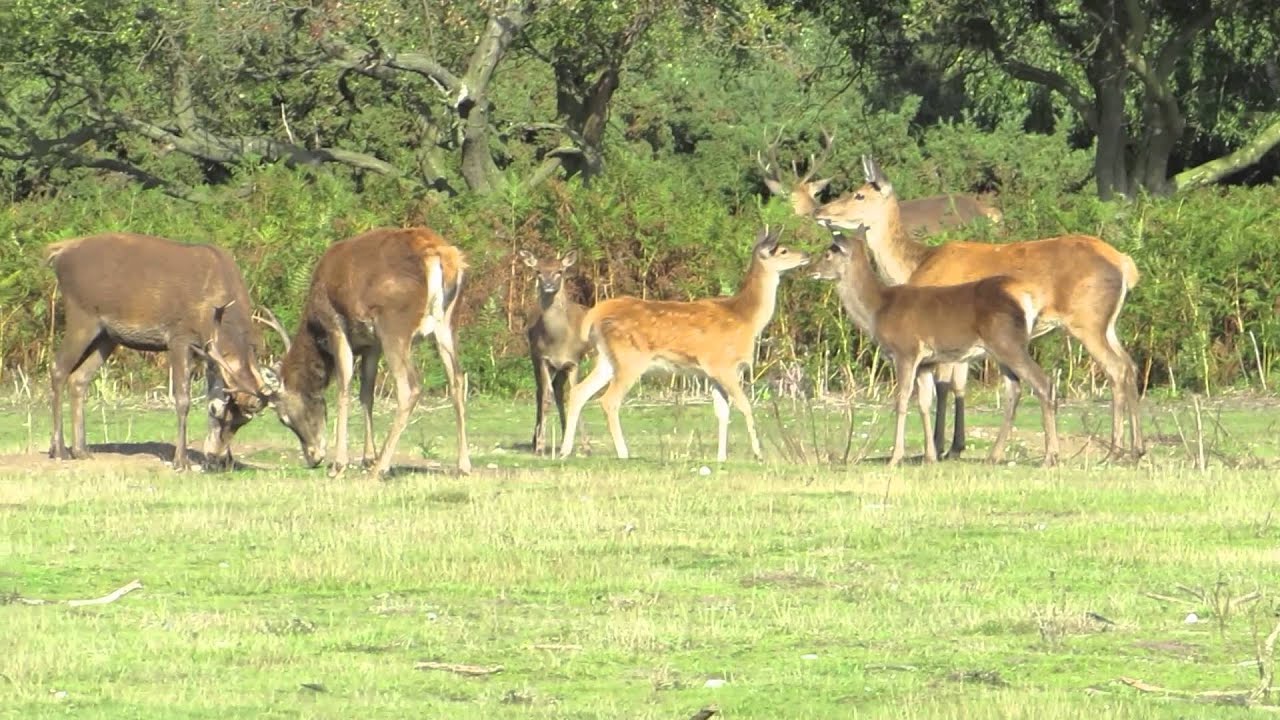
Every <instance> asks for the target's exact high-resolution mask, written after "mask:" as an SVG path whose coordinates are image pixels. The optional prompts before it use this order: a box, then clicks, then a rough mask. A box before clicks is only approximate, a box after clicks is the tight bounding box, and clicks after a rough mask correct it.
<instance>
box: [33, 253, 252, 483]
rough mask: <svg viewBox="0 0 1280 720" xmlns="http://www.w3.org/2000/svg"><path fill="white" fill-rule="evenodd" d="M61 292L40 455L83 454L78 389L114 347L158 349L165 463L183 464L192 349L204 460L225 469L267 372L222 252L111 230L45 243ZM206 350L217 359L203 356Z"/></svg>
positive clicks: (187, 464)
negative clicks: (166, 410) (171, 432)
mask: <svg viewBox="0 0 1280 720" xmlns="http://www.w3.org/2000/svg"><path fill="white" fill-rule="evenodd" d="M44 252H45V259H46V261H47V262H48V263H49V264H50V265H51V266H52V267H53V271H54V274H55V275H56V277H57V285H58V288H59V290H60V291H61V294H62V300H63V306H64V310H65V312H64V315H65V329H64V331H63V336H62V343H61V345H59V347H58V349H57V352H56V354H55V355H54V358H53V364H52V366H51V368H50V373H49V375H50V384H51V386H52V404H53V435H52V438H51V440H50V445H49V457H51V458H54V459H58V460H67V459H72V458H75V459H84V458H89V457H91V455H92V454H91V453H90V452H89V450H88V446H87V442H86V438H85V422H84V401H85V391H86V389H87V388H88V385H89V382H90V381H91V380H92V379H93V377H94V375H95V374H96V373H97V372H98V370H99V368H101V367H102V365H103V363H105V362H106V361H107V359H108V358H109V357H111V354H112V353H113V352H115V350H116V349H117V348H119V347H125V348H129V349H131V350H138V351H140V352H165V353H168V358H169V374H170V378H171V380H172V388H173V402H174V410H175V411H176V412H177V416H178V435H177V439H176V441H175V443H174V452H173V469H174V470H176V471H178V472H182V471H184V470H188V469H190V468H191V460H190V457H189V455H188V452H187V415H188V412H189V410H190V407H191V371H192V369H193V367H192V361H193V356H199V357H201V358H202V359H203V360H204V365H205V377H206V386H207V400H208V407H207V409H208V414H209V433H208V435H207V436H206V438H205V441H204V465H205V466H208V467H218V466H222V467H233V466H234V460H233V458H232V455H231V441H232V439H233V438H234V436H235V434H236V432H237V431H238V430H239V429H240V428H242V427H243V426H244V425H245V424H246V423H248V422H249V421H250V420H251V419H252V418H253V417H254V416H255V415H256V414H257V413H259V412H260V411H261V410H262V409H263V408H264V406H265V404H266V402H265V397H266V395H267V394H268V393H269V390H270V387H269V381H268V376H267V375H266V374H265V373H264V372H263V369H262V368H260V367H259V365H258V361H257V356H256V348H257V347H258V344H259V338H258V335H257V334H256V332H255V328H254V327H253V323H252V321H251V320H250V312H251V309H250V305H249V293H248V291H247V290H246V289H245V284H244V279H243V278H242V277H241V275H240V269H239V268H238V267H237V266H236V263H235V260H234V259H232V257H231V255H230V254H229V253H228V252H227V251H225V250H223V249H222V248H218V247H215V246H212V245H200V244H186V243H180V242H175V241H173V240H168V239H165V238H159V237H153V236H149V235H139V234H135V233H128V232H111V233H103V234H99V235H90V236H87V237H79V238H72V239H68V240H63V241H60V242H55V243H51V244H49V245H47V246H46V247H45V251H44ZM209 353H213V354H215V355H217V356H218V357H220V358H222V362H221V363H217V362H215V361H213V360H212V359H211V358H210V356H209ZM64 389H65V390H67V392H68V394H69V395H70V399H71V425H72V444H71V447H70V448H68V447H66V446H65V444H64V439H63V422H62V399H63V398H62V396H63V391H64Z"/></svg>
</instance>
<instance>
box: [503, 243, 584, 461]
mask: <svg viewBox="0 0 1280 720" xmlns="http://www.w3.org/2000/svg"><path fill="white" fill-rule="evenodd" d="M517 255H519V257H520V261H521V262H523V263H524V264H525V265H526V266H528V267H530V268H532V269H533V270H534V271H535V272H536V273H537V275H538V277H537V285H538V309H537V310H536V311H535V312H534V313H533V314H532V315H531V316H530V318H529V324H528V327H527V328H526V329H525V337H526V338H528V340H529V358H530V360H532V362H533V381H534V386H535V394H536V396H537V397H536V398H535V400H534V402H535V403H536V418H535V419H534V424H533V452H534V453H536V454H538V455H541V454H542V453H543V452H544V451H545V450H546V427H545V421H546V416H547V410H548V409H549V406H550V405H551V399H552V396H553V395H554V397H555V402H556V411H557V412H558V413H559V415H560V434H561V436H562V437H563V435H564V431H565V430H564V429H565V416H564V393H565V386H566V385H568V387H569V389H570V390H572V389H573V387H574V385H576V384H577V382H578V363H580V362H581V361H582V356H583V355H585V354H586V353H587V349H588V348H589V347H590V343H588V342H587V340H586V338H584V337H583V332H582V321H583V320H584V319H585V318H586V315H587V309H586V308H585V307H583V306H582V305H579V304H578V303H576V302H574V301H573V300H570V299H569V294H568V293H567V292H566V291H565V287H564V274H565V271H567V270H568V269H569V268H571V267H573V264H574V263H576V262H577V261H578V253H577V251H576V250H571V251H569V253H568V254H567V255H565V256H564V257H556V258H552V259H548V260H541V259H539V258H538V256H536V255H534V254H533V253H531V252H529V251H528V250H523V249H522V250H520V251H519V252H518V253H517Z"/></svg>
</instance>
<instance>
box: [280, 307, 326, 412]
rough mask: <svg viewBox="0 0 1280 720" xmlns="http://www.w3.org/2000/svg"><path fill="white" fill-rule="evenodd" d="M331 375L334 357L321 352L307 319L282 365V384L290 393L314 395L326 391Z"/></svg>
mask: <svg viewBox="0 0 1280 720" xmlns="http://www.w3.org/2000/svg"><path fill="white" fill-rule="evenodd" d="M332 374H333V358H332V356H330V355H329V354H328V353H326V352H324V350H322V349H321V347H320V343H319V342H318V341H317V340H316V337H315V335H314V334H313V333H312V332H311V331H310V329H309V328H308V327H307V325H306V321H305V320H304V321H303V326H302V328H301V329H300V330H299V331H298V333H297V335H295V336H294V338H293V342H292V343H291V344H290V346H289V352H287V353H285V355H284V359H283V360H282V361H281V363H280V381H281V382H282V383H284V387H285V389H286V390H288V391H289V392H296V393H299V394H301V395H306V396H312V395H319V394H321V393H323V392H324V389H325V388H326V387H328V386H329V378H330V377H331V375H332Z"/></svg>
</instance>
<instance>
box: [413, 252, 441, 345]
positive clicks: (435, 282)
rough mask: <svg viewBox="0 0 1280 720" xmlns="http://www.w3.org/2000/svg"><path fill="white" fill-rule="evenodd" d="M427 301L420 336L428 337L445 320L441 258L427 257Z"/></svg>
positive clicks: (425, 264)
mask: <svg viewBox="0 0 1280 720" xmlns="http://www.w3.org/2000/svg"><path fill="white" fill-rule="evenodd" d="M424 266H425V268H426V271H427V302H426V305H425V306H424V307H423V308H422V322H420V323H418V337H427V336H428V335H431V334H432V333H434V332H435V331H436V327H437V326H438V325H439V324H440V323H443V322H444V268H443V267H441V265H440V258H438V257H430V258H427V260H426V262H425V263H424Z"/></svg>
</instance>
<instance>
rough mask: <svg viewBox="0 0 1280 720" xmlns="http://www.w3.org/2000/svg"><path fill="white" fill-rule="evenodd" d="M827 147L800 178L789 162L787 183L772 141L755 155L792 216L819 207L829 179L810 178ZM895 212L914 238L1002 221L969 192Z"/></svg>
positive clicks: (828, 144)
mask: <svg viewBox="0 0 1280 720" xmlns="http://www.w3.org/2000/svg"><path fill="white" fill-rule="evenodd" d="M831 148H832V140H831V137H830V136H829V135H828V136H827V137H826V139H825V142H824V149H823V153H822V156H821V157H810V158H809V167H808V170H807V171H806V172H805V174H804V175H801V174H800V173H799V171H798V170H797V169H796V167H795V164H794V163H793V164H792V167H791V171H792V175H793V177H794V179H793V180H791V181H790V182H788V181H786V180H783V178H782V175H781V173H780V168H781V163H779V162H778V158H777V140H775V141H774V142H773V143H771V144H770V145H769V147H768V150H767V151H766V154H761V153H757V154H756V161H757V162H758V163H759V165H760V169H761V171H762V172H763V173H764V184H765V187H767V188H769V192H770V193H772V194H773V195H775V196H777V197H782V198H786V199H787V200H788V201H789V202H790V203H791V209H792V210H793V211H794V212H795V214H796V215H800V216H802V217H811V216H812V215H813V214H814V213H815V212H816V211H817V210H818V208H819V207H821V206H822V203H821V202H819V200H818V195H819V194H820V193H821V192H822V191H823V190H825V189H826V187H827V185H829V184H830V183H831V178H823V179H821V180H815V179H814V175H816V174H817V172H818V168H820V167H821V166H822V165H823V164H824V163H825V161H826V160H827V158H829V157H830V155H831ZM898 210H899V222H900V224H901V226H902V231H903V232H904V233H906V234H907V236H908V237H917V238H918V237H926V236H929V235H933V234H936V233H940V232H943V231H944V230H954V229H956V228H959V227H963V226H965V225H967V224H969V223H970V222H973V221H974V220H978V219H984V218H985V219H986V220H989V221H991V222H993V223H998V222H1000V221H1001V220H1003V219H1004V214H1003V213H1001V212H1000V210H999V208H996V207H995V206H993V205H991V204H990V202H988V201H987V200H986V199H985V198H983V197H982V196H980V195H973V194H969V193H943V194H941V195H929V196H927V197H922V198H915V199H913V200H902V201H900V202H899V203H898Z"/></svg>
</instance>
